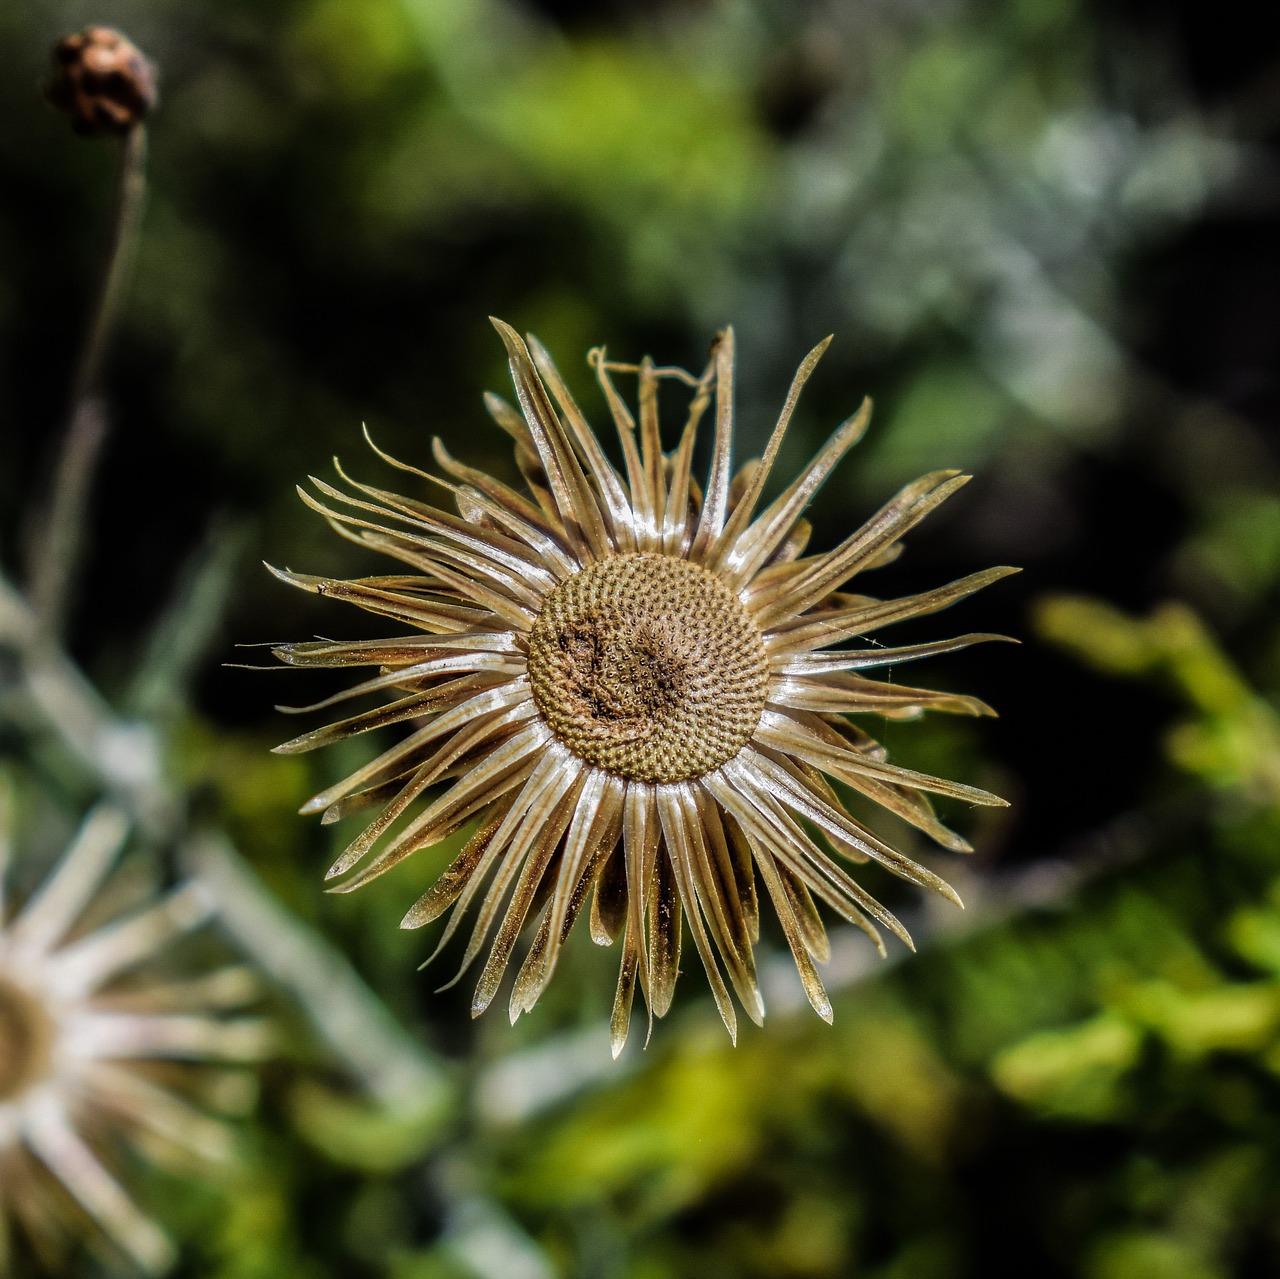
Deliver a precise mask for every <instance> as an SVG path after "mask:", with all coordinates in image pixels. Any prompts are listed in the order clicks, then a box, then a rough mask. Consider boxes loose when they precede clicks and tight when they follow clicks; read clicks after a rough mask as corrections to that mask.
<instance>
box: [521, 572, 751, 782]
mask: <svg viewBox="0 0 1280 1279" xmlns="http://www.w3.org/2000/svg"><path fill="white" fill-rule="evenodd" d="M768 670H769V667H768V659H767V656H766V654H765V649H764V643H763V641H762V640H761V638H760V632H759V630H758V629H757V627H756V626H755V624H754V623H753V622H752V620H751V618H750V617H749V616H748V614H747V612H746V610H745V609H744V608H743V607H742V605H741V604H740V603H739V602H738V600H737V598H736V597H735V596H734V595H733V593H732V592H731V591H729V590H728V588H727V587H726V586H725V585H724V584H723V583H722V582H721V581H720V580H719V579H718V578H716V577H715V576H714V575H713V574H711V573H709V572H707V570H706V569H704V568H701V567H700V566H699V565H697V564H692V563H690V562H689V561H688V560H681V559H675V558H673V557H671V556H666V555H617V556H613V557H612V558H610V559H607V560H602V561H600V563H598V564H592V565H590V566H589V567H587V568H584V569H583V570H582V571H581V572H580V573H575V574H574V575H573V577H571V578H569V579H568V580H567V581H564V582H562V583H561V584H560V585H559V586H557V587H556V589H555V590H554V591H552V592H551V594H550V595H548V596H547V600H546V603H545V604H544V606H543V609H542V613H541V614H540V615H539V617H538V620H537V622H536V623H535V624H534V627H533V633H532V635H531V636H530V645H529V680H530V682H531V684H532V685H533V696H534V700H535V701H536V702H537V705H538V709H539V710H540V711H541V712H542V715H543V718H544V719H545V720H546V722H547V723H548V724H549V725H550V726H551V728H552V729H553V730H554V731H555V734H556V736H557V737H559V738H560V740H561V741H562V742H564V744H565V745H566V746H568V747H569V749H570V750H572V751H573V752H574V753H575V754H577V755H578V756H579V757H581V758H582V759H584V760H586V761H587V762H588V763H590V764H595V765H596V766H597V767H599V768H604V769H607V770H608V771H609V772H611V773H616V774H618V775H619V776H621V777H627V778H631V779H633V780H635V781H644V782H679V781H685V780H687V779H688V778H692V777H700V776H701V775H702V774H703V773H705V772H708V771H709V770H710V769H713V768H716V767H718V766H719V765H720V764H723V763H724V762H725V761H726V760H729V759H732V758H733V756H734V755H736V754H737V753H738V751H739V750H741V749H742V747H743V746H744V745H746V743H747V741H748V740H749V739H750V738H751V735H752V733H754V732H755V730H756V727H757V725H758V724H759V722H760V713H761V711H762V710H764V703H765V694H766V691H767V689H768Z"/></svg>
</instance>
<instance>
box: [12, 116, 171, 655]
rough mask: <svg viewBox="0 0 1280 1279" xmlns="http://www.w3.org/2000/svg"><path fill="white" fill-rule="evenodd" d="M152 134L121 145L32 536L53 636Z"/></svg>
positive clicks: (94, 446) (39, 601) (33, 576)
mask: <svg viewBox="0 0 1280 1279" xmlns="http://www.w3.org/2000/svg"><path fill="white" fill-rule="evenodd" d="M146 157H147V134H146V127H145V126H144V125H142V124H138V125H136V126H135V127H134V128H132V129H130V130H129V132H128V133H127V134H125V136H124V137H123V139H122V140H121V143H120V170H119V182H118V186H117V193H116V208H115V219H114V222H113V225H112V231H111V241H110V247H109V249H108V252H107V261H106V267H105V269H104V271H103V275H102V283H101V286H100V288H99V290H98V297H97V302H96V305H95V306H94V309H93V313H92V317H91V319H90V323H89V327H88V329H87V330H86V332H85V336H84V342H83V344H82V346H81V348H80V356H79V359H78V360H77V362H76V369H75V374H74V376H73V379H72V382H71V394H70V402H69V408H68V411H67V423H66V426H65V427H64V429H63V436H62V447H61V450H60V452H59V455H58V462H57V469H56V470H55V471H54V476H53V485H52V489H51V492H50V495H49V499H48V501H47V502H46V503H45V504H44V510H45V511H46V512H47V514H46V515H45V516H44V517H43V519H42V521H41V523H40V525H39V527H38V528H37V530H36V536H35V538H34V539H33V545H32V553H31V558H30V573H29V582H30V594H31V602H32V605H33V607H34V609H35V613H36V616H37V617H38V618H39V621H40V625H41V628H42V630H43V631H44V633H45V634H47V635H56V634H58V633H59V632H60V631H61V629H62V626H63V623H64V620H65V616H66V611H67V603H68V596H69V591H70V587H71V584H72V580H73V577H74V574H75V568H76V561H77V559H78V558H79V553H80V547H81V543H82V541H83V537H84V524H85V507H86V502H87V498H88V493H89V486H90V483H91V482H92V479H93V473H94V470H95V468H96V466H97V462H98V457H99V455H100V453H101V451H102V443H103V440H104V439H105V438H106V432H107V415H106V411H105V408H104V405H103V402H102V399H101V396H100V395H99V394H98V385H99V380H100V378H101V375H102V367H103V363H104V360H105V358H106V354H107V350H108V347H109V346H110V342H111V336H112V333H113V331H114V329H115V326H116V319H117V317H118V315H119V312H120V303H121V300H122V298H123V296H124V291H125V285H126V283H127V281H128V276H129V268H130V266H131V265H132V262H133V255H134V249H135V247H136V244H137V239H138V227H139V225H140V223H141V220H142V209H143V204H144V202H145V198H146V189H147V177H146Z"/></svg>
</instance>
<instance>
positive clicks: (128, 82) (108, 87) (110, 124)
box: [45, 27, 156, 137]
mask: <svg viewBox="0 0 1280 1279" xmlns="http://www.w3.org/2000/svg"><path fill="white" fill-rule="evenodd" d="M53 65H54V74H53V78H52V79H51V80H50V81H49V83H48V85H46V86H45V95H46V97H47V98H48V99H49V101H50V102H51V103H52V104H53V105H54V106H55V107H57V108H58V110H59V111H62V112H65V113H66V114H67V115H69V116H70V117H71V127H72V128H73V129H74V130H75V131H76V132H77V133H80V134H83V135H84V136H85V137H100V136H102V135H103V134H125V133H128V132H129V131H130V130H131V129H133V128H135V127H136V126H137V125H139V124H141V123H142V121H143V120H144V119H145V118H146V116H147V113H148V112H150V111H151V109H152V108H153V107H154V106H155V104H156V76H155V70H154V69H153V67H152V66H151V63H150V62H148V61H147V59H146V58H144V57H143V56H142V53H141V52H140V51H139V49H138V47H137V46H136V45H135V44H134V43H133V42H132V41H131V40H129V39H128V37H127V36H124V35H121V34H120V32H119V31H116V30H114V29H113V28H111V27H86V28H85V29H84V30H83V31H81V32H78V33H77V34H75V35H69V36H63V37H62V39H61V40H59V41H58V43H57V44H56V45H54V47H53Z"/></svg>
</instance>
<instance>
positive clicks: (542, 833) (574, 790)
mask: <svg viewBox="0 0 1280 1279" xmlns="http://www.w3.org/2000/svg"><path fill="white" fill-rule="evenodd" d="M564 755H565V756H566V757H567V756H568V752H567V751H566V752H564ZM585 780H586V770H584V769H583V768H581V767H580V766H579V767H574V766H573V764H572V762H571V760H570V759H564V758H562V759H560V760H557V761H555V763H554V764H553V765H552V768H551V770H549V775H544V776H543V777H541V778H540V777H539V776H538V774H537V773H536V772H535V774H534V775H533V776H532V777H530V779H529V787H530V788H533V787H535V786H536V787H537V788H538V790H537V792H535V794H534V796H533V799H532V802H531V803H530V804H529V807H528V809H527V810H526V811H525V812H524V813H523V814H522V815H521V816H520V818H519V825H518V826H517V827H516V829H515V832H514V834H513V836H512V837H511V839H510V840H509V842H508V844H507V847H506V849H505V850H504V852H503V864H502V866H501V867H500V868H499V870H498V873H497V874H496V875H495V876H494V879H493V883H492V884H491V885H490V888H489V892H488V893H487V894H486V896H485V900H484V902H483V904H482V905H481V907H480V911H479V913H478V915H477V918H476V922H475V927H474V928H473V930H472V933H471V940H470V942H469V943H468V944H467V950H466V954H464V955H463V958H462V965H461V967H460V969H459V976H461V975H462V973H463V972H465V971H466V970H467V968H468V967H469V966H470V964H471V962H472V961H473V960H474V959H475V957H476V955H478V954H479V953H480V947H481V946H482V945H483V943H484V939H485V937H487V936H488V933H489V928H490V927H491V926H492V923H493V920H494V918H495V917H496V916H497V913H498V910H499V909H500V908H501V906H502V901H503V898H505V896H506V893H507V889H508V887H510V885H511V882H512V880H513V879H516V872H517V871H518V872H519V878H518V881H517V883H516V886H515V890H514V892H513V893H512V895H511V900H510V902H508V904H507V908H506V912H505V914H504V916H503V920H502V923H501V925H500V926H499V929H498V935H497V936H496V937H495V939H494V942H493V946H492V948H491V949H490V951H489V957H488V959H487V961H486V962H485V965H484V970H483V971H482V972H481V974H480V979H479V981H478V982H477V983H476V989H475V994H474V995H473V997H472V1001H471V1015H472V1016H473V1017H478V1016H479V1015H480V1014H481V1013H482V1012H484V1010H485V1009H486V1008H488V1006H489V1004H490V1003H491V1002H492V1000H493V997H494V995H496V994H497V993H498V985H499V983H500V982H501V981H502V977H503V974H504V973H505V972H506V970H507V962H508V961H509V960H510V958H511V951H512V949H513V948H514V947H515V944H516V938H517V937H518V936H519V935H520V930H521V929H522V928H523V927H524V922H525V919H526V917H527V916H528V913H529V907H530V905H531V903H532V902H533V899H534V895H535V893H536V892H537V890H538V887H539V885H540V884H541V883H542V879H543V875H544V874H545V873H546V870H547V867H548V866H549V865H550V863H551V859H552V856H553V854H554V853H555V851H556V849H557V846H558V845H559V843H560V839H561V837H562V836H563V835H564V833H565V831H566V830H567V829H568V826H569V823H570V822H571V821H572V820H574V815H575V808H576V807H577V805H578V802H579V800H580V799H581V797H582V791H583V783H584V781H585ZM517 803H518V801H517ZM515 811H516V806H514V805H513V807H512V812H515ZM465 909H466V903H465V900H464V901H460V902H459V903H458V913H459V914H461V912H462V911H463V910H465ZM451 922H452V921H451ZM455 980H456V978H455Z"/></svg>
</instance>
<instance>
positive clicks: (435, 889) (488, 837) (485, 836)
mask: <svg viewBox="0 0 1280 1279" xmlns="http://www.w3.org/2000/svg"><path fill="white" fill-rule="evenodd" d="M505 816H506V813H505V811H498V812H496V813H494V814H492V815H491V816H489V817H488V819H487V820H485V821H482V822H481V824H480V827H479V829H478V830H477V831H476V832H475V834H473V835H472V836H471V838H470V839H469V840H467V842H466V843H465V844H464V845H463V846H462V851H461V852H460V853H459V854H458V855H457V857H455V858H454V859H453V861H451V862H450V863H449V865H448V866H446V867H445V869H444V870H443V871H442V872H441V875H440V878H439V879H437V880H436V882H435V883H434V884H432V885H431V887H430V888H428V889H427V891H426V892H425V893H423V894H422V896H421V897H419V898H418V900H417V901H416V902H414V904H413V905H412V906H411V907H410V908H409V910H408V911H407V912H406V913H405V917H404V918H403V919H402V920H401V921H400V927H401V928H422V927H423V926H424V925H426V924H430V923H432V922H433V921H435V920H437V919H439V918H440V916H441V915H443V914H444V912H445V911H446V910H448V909H449V907H450V906H452V905H453V903H454V902H456V901H457V900H458V897H459V896H460V895H461V893H462V890H463V889H464V888H466V886H467V884H468V883H470V881H471V877H472V876H473V875H474V874H475V871H476V867H477V866H479V865H480V862H481V859H482V858H483V857H484V855H485V852H486V850H487V849H488V847H489V844H490V843H491V842H492V840H493V837H494V835H495V834H496V833H497V830H498V827H499V826H501V825H502V822H503V819H504V817H505Z"/></svg>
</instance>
